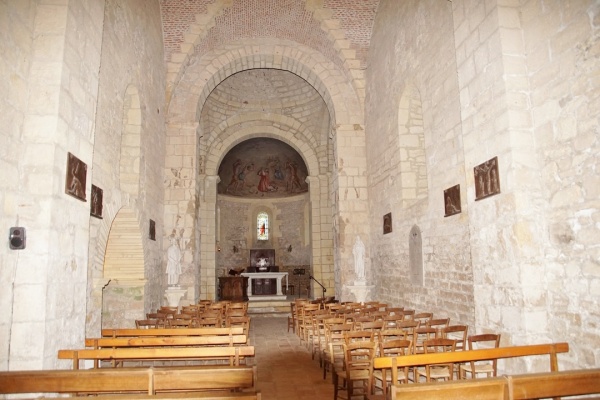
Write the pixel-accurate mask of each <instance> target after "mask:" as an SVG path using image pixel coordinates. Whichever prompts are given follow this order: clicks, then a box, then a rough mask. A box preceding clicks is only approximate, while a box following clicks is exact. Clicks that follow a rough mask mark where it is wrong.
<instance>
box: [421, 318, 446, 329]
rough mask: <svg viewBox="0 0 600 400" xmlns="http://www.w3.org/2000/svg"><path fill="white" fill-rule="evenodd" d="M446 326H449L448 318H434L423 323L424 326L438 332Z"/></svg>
mask: <svg viewBox="0 0 600 400" xmlns="http://www.w3.org/2000/svg"><path fill="white" fill-rule="evenodd" d="M448 325H450V318H435V319H430V320H429V321H427V322H426V323H425V326H430V327H432V328H435V329H437V330H440V331H441V330H442V329H444V328H446V327H447V326H448Z"/></svg>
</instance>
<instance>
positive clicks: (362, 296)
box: [345, 281, 375, 303]
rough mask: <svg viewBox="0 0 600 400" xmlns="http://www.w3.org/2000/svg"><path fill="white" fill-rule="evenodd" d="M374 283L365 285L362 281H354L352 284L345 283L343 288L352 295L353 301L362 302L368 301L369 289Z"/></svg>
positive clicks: (371, 288)
mask: <svg viewBox="0 0 600 400" xmlns="http://www.w3.org/2000/svg"><path fill="white" fill-rule="evenodd" d="M374 287H375V285H367V284H366V283H365V282H362V281H355V282H354V285H345V289H346V290H347V291H348V292H350V293H351V294H353V295H354V301H355V302H357V303H364V302H366V301H368V300H369V299H370V298H371V296H370V294H371V290H373V288H374Z"/></svg>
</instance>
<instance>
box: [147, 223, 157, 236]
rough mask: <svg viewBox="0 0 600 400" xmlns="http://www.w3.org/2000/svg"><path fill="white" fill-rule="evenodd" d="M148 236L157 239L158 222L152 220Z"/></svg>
mask: <svg viewBox="0 0 600 400" xmlns="http://www.w3.org/2000/svg"><path fill="white" fill-rule="evenodd" d="M148 237H149V238H150V240H156V222H154V220H150V225H149V227H148Z"/></svg>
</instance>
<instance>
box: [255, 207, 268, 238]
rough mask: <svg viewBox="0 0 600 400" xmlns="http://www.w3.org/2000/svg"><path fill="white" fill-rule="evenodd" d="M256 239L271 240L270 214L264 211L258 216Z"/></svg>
mask: <svg viewBox="0 0 600 400" xmlns="http://www.w3.org/2000/svg"><path fill="white" fill-rule="evenodd" d="M256 239H257V240H269V214H267V213H266V212H264V211H263V212H259V213H258V215H257V216H256Z"/></svg>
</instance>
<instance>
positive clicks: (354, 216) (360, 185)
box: [331, 124, 372, 300]
mask: <svg viewBox="0 0 600 400" xmlns="http://www.w3.org/2000/svg"><path fill="white" fill-rule="evenodd" d="M335 140H336V160H335V163H336V167H337V168H336V169H335V171H336V174H334V176H333V180H332V185H331V187H332V190H333V194H332V195H333V201H334V216H333V218H334V221H333V227H334V229H333V231H334V235H335V237H334V242H335V243H336V244H337V245H334V249H335V269H336V273H337V276H336V292H338V291H339V292H341V290H342V287H344V286H346V285H349V284H350V283H351V282H353V281H354V279H355V274H354V270H353V267H354V258H353V255H352V245H353V244H354V240H355V237H356V236H357V235H359V236H360V237H361V239H362V241H363V242H364V243H365V247H366V251H365V269H366V271H367V277H366V278H367V282H368V281H369V278H370V277H369V274H368V271H369V270H370V256H369V254H370V251H369V246H370V239H369V238H370V236H369V215H368V214H369V208H368V194H367V176H366V173H367V168H366V165H367V160H366V149H365V132H364V128H363V127H362V126H361V125H359V124H353V125H340V126H339V127H338V128H337V132H336V135H335ZM371 279H372V278H371ZM342 296H344V293H342ZM341 300H344V299H343V298H342V299H341Z"/></svg>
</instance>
